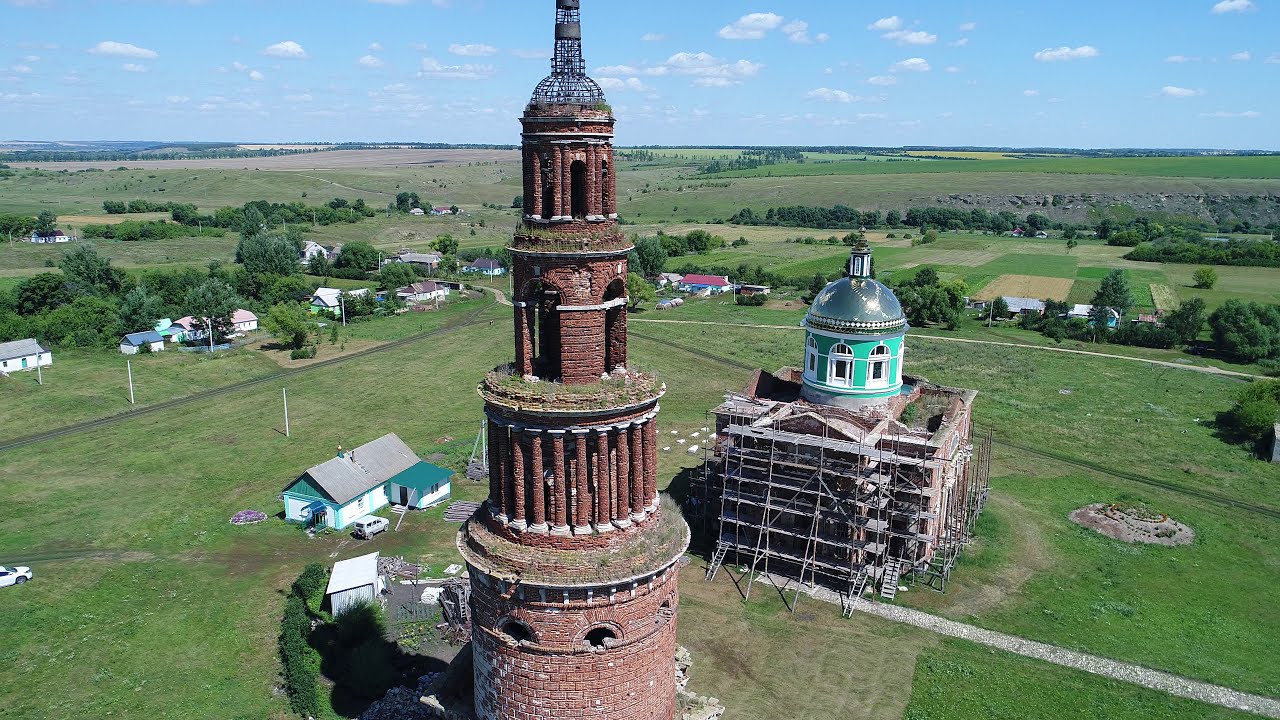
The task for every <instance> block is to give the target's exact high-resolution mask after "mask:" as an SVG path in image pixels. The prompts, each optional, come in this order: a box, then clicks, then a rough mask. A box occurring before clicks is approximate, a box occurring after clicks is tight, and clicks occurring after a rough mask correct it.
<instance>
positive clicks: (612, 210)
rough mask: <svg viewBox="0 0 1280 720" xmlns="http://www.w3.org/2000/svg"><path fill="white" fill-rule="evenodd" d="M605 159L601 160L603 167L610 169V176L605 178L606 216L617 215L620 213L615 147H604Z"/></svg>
mask: <svg viewBox="0 0 1280 720" xmlns="http://www.w3.org/2000/svg"><path fill="white" fill-rule="evenodd" d="M603 154H604V157H603V158H602V160H601V167H602V169H603V168H606V167H607V169H608V174H607V175H605V176H604V178H603V182H604V214H605V215H616V214H617V213H618V200H617V196H618V173H617V171H616V170H615V169H614V165H613V146H612V145H605V146H604V153H603Z"/></svg>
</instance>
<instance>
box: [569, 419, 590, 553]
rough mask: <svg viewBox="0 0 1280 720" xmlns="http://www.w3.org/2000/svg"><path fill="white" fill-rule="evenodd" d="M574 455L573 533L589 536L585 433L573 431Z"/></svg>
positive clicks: (588, 492) (588, 470)
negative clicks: (576, 464)
mask: <svg viewBox="0 0 1280 720" xmlns="http://www.w3.org/2000/svg"><path fill="white" fill-rule="evenodd" d="M573 440H574V448H575V450H576V452H575V454H576V455H577V458H578V468H577V472H576V473H574V475H575V477H574V483H573V489H574V498H575V499H576V501H577V502H576V504H575V506H574V508H573V533H574V534H575V535H590V534H591V488H590V483H589V478H590V469H591V466H590V465H589V464H588V462H587V431H586V430H574V431H573Z"/></svg>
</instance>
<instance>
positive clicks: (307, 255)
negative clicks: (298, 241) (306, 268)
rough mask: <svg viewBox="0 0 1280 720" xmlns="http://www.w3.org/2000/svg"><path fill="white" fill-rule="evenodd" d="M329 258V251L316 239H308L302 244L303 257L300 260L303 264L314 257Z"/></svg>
mask: <svg viewBox="0 0 1280 720" xmlns="http://www.w3.org/2000/svg"><path fill="white" fill-rule="evenodd" d="M318 257H322V258H327V257H329V251H328V250H325V249H324V246H323V245H321V244H320V243H318V242H316V241H314V240H307V241H306V242H304V243H303V244H302V257H301V258H300V259H299V260H298V262H300V263H301V264H303V265H306V264H307V263H310V262H311V260H312V259H314V258H318Z"/></svg>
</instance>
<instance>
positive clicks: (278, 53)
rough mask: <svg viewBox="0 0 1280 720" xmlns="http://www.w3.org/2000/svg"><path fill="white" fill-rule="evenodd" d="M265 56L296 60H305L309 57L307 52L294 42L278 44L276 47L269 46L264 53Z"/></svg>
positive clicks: (287, 41) (286, 41) (288, 41)
mask: <svg viewBox="0 0 1280 720" xmlns="http://www.w3.org/2000/svg"><path fill="white" fill-rule="evenodd" d="M262 54H263V55H270V56H271V57H279V58H292V59H294V60H304V59H306V57H307V51H306V50H303V49H302V46H301V45H299V44H298V43H296V42H294V41H292V40H285V41H284V42H278V43H276V44H275V45H269V46H267V48H266V49H265V50H263V51H262Z"/></svg>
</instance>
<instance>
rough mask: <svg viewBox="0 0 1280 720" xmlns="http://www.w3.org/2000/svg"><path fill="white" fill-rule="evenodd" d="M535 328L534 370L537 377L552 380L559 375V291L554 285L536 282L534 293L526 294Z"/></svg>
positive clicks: (533, 333) (533, 334)
mask: <svg viewBox="0 0 1280 720" xmlns="http://www.w3.org/2000/svg"><path fill="white" fill-rule="evenodd" d="M526 301H527V302H528V303H530V305H531V308H532V314H533V315H534V316H535V318H536V320H535V323H534V324H535V328H534V329H533V332H532V336H533V342H534V347H535V348H536V355H535V359H534V371H535V372H536V373H537V374H538V376H539V377H542V378H545V379H547V380H554V379H556V378H558V377H560V311H559V310H557V309H556V308H558V307H560V304H561V303H560V293H559V292H557V291H556V289H555V288H554V287H550V286H547V285H545V284H543V283H538V284H537V285H536V286H535V288H534V293H533V294H530V295H529V296H527V298H526Z"/></svg>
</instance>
